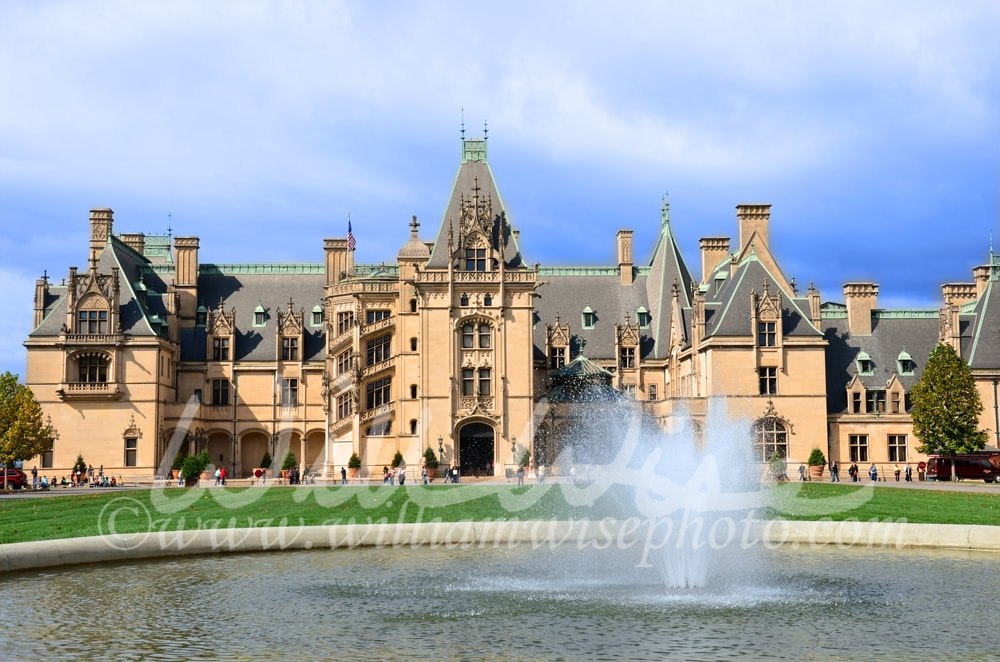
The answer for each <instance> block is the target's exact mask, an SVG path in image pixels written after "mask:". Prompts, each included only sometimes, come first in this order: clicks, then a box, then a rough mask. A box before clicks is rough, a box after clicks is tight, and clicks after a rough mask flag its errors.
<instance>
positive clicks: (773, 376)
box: [757, 368, 778, 395]
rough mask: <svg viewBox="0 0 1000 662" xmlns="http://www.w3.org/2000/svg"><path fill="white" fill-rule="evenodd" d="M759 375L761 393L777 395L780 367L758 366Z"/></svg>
mask: <svg viewBox="0 0 1000 662" xmlns="http://www.w3.org/2000/svg"><path fill="white" fill-rule="evenodd" d="M757 376H758V378H759V381H760V390H759V393H760V394H761V395H775V394H777V392H778V369H777V368H758V369H757Z"/></svg>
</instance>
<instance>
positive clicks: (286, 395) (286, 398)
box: [281, 379, 299, 407]
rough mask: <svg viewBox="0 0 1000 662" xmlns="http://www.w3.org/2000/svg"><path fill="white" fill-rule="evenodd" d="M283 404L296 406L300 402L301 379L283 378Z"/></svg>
mask: <svg viewBox="0 0 1000 662" xmlns="http://www.w3.org/2000/svg"><path fill="white" fill-rule="evenodd" d="M281 404H282V405H283V406H285V407H294V406H295V405H297V404H299V380H297V379H282V380H281Z"/></svg>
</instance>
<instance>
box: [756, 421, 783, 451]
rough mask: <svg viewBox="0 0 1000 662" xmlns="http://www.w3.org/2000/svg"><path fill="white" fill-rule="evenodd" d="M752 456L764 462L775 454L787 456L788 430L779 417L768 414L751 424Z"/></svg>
mask: <svg viewBox="0 0 1000 662" xmlns="http://www.w3.org/2000/svg"><path fill="white" fill-rule="evenodd" d="M753 450H754V456H755V457H756V458H757V459H758V460H760V461H762V462H765V461H767V460H770V459H771V458H772V457H774V456H775V455H777V456H779V457H788V430H787V429H786V428H785V424H784V423H782V422H781V420H780V419H778V418H776V417H774V416H768V417H766V418H762V419H760V420H758V421H757V422H756V423H754V425H753Z"/></svg>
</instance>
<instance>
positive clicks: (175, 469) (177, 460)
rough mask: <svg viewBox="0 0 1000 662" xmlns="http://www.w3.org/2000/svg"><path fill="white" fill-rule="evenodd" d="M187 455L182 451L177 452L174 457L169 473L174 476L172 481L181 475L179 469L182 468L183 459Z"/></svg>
mask: <svg viewBox="0 0 1000 662" xmlns="http://www.w3.org/2000/svg"><path fill="white" fill-rule="evenodd" d="M185 457H187V455H186V454H185V453H184V451H178V452H177V455H176V456H175V457H174V463H173V464H171V465H170V471H171V472H172V473H173V475H174V480H177V479H178V478H179V477H180V475H181V468H182V467H183V466H184V458H185Z"/></svg>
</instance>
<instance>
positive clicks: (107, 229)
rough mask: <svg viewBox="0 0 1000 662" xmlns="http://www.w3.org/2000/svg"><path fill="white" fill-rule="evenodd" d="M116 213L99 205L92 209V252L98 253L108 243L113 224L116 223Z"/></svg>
mask: <svg viewBox="0 0 1000 662" xmlns="http://www.w3.org/2000/svg"><path fill="white" fill-rule="evenodd" d="M114 216H115V213H114V212H113V211H111V210H110V209H108V208H107V207H98V208H96V209H91V210H90V252H91V254H93V253H95V252H96V253H97V254H98V255H100V254H101V252H102V251H103V250H104V247H105V246H107V244H108V237H110V236H111V230H112V225H113V224H114Z"/></svg>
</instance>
